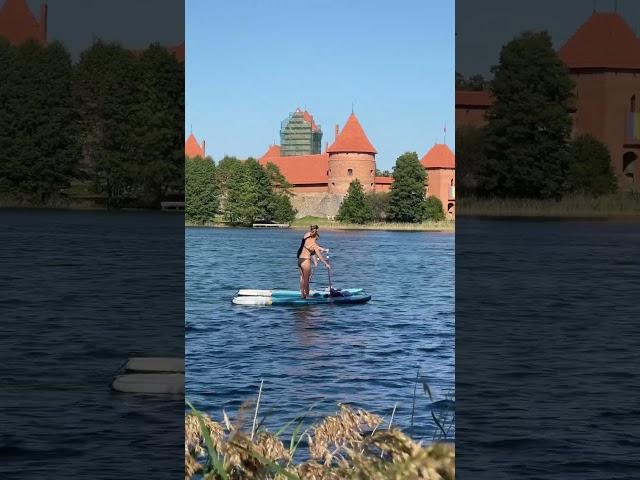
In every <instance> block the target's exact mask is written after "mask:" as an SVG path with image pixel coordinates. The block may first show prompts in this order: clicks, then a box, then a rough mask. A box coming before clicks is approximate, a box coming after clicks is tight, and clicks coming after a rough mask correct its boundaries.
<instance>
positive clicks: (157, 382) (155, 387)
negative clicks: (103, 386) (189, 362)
mask: <svg viewBox="0 0 640 480" xmlns="http://www.w3.org/2000/svg"><path fill="white" fill-rule="evenodd" d="M111 388H113V389H114V390H116V391H118V392H124V393H146V394H164V395H166V394H174V395H177V394H183V393H184V373H127V374H124V375H118V376H117V377H116V378H115V379H114V380H113V383H112V384H111Z"/></svg>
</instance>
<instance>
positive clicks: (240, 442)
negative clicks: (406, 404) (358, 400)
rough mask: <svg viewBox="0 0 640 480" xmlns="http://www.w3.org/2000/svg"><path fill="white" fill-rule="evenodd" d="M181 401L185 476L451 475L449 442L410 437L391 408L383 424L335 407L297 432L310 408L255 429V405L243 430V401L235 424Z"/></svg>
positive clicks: (341, 479) (383, 479)
mask: <svg viewBox="0 0 640 480" xmlns="http://www.w3.org/2000/svg"><path fill="white" fill-rule="evenodd" d="M259 395H261V393H260V394H259ZM187 404H188V406H189V409H190V411H189V412H188V413H186V415H185V445H184V448H185V480H190V479H192V478H194V477H197V476H202V477H204V478H205V479H210V480H239V479H248V480H258V479H261V480H262V479H264V480H267V479H274V480H275V479H283V480H284V479H287V480H320V479H324V480H349V479H352V480H356V479H363V480H364V479H371V480H387V479H397V480H402V479H433V480H454V479H455V449H454V446H453V445H452V444H450V443H443V442H435V443H432V444H429V445H422V444H421V443H418V442H415V441H414V440H412V439H411V438H410V437H409V436H407V435H405V434H404V433H403V432H402V431H401V430H400V429H398V428H396V427H393V426H392V423H393V415H394V414H395V411H396V407H395V406H394V409H393V411H392V413H391V419H390V420H389V422H388V425H387V422H386V420H385V419H384V418H382V417H380V416H378V415H375V414H372V413H369V412H367V411H365V410H361V409H354V408H352V407H349V406H347V405H341V406H340V410H339V411H338V412H336V414H335V415H330V416H327V417H325V418H323V419H321V420H319V421H317V422H316V423H314V424H312V425H311V426H309V427H307V428H306V429H304V430H303V425H304V422H305V419H306V418H307V416H308V414H309V412H307V413H306V414H304V415H302V416H299V417H297V418H295V419H293V420H291V421H290V422H288V423H287V424H286V425H284V426H283V427H282V428H280V429H279V430H278V431H276V432H274V433H272V432H270V431H269V430H268V429H266V428H264V427H263V421H261V422H259V423H258V425H257V426H255V425H256V419H257V417H258V410H259V404H258V402H256V406H255V410H254V412H253V419H254V421H253V423H252V425H251V430H250V431H249V432H247V431H245V430H244V428H243V419H244V417H245V415H246V413H247V410H248V407H247V406H246V405H244V406H243V407H241V409H240V412H239V415H238V420H236V422H235V423H232V422H231V421H230V420H229V418H228V416H227V415H226V413H224V412H223V421H222V422H221V423H220V422H216V421H214V420H212V419H211V418H210V417H209V416H208V415H206V414H203V413H201V412H199V411H198V410H197V409H196V408H195V407H194V406H193V405H191V404H190V403H188V402H187ZM378 427H381V428H378ZM385 427H386V428H385ZM284 435H289V445H288V447H286V446H285V444H284V442H283V440H282V438H283V436H284ZM301 450H304V451H301ZM297 458H304V460H298V461H297V460H296V459H297Z"/></svg>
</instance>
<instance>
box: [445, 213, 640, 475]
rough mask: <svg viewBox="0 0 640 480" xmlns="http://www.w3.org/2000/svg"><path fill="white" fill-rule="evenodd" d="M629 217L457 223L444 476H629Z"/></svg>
mask: <svg viewBox="0 0 640 480" xmlns="http://www.w3.org/2000/svg"><path fill="white" fill-rule="evenodd" d="M639 253H640V223H639V222H637V221H635V222H634V221H584V220H581V221H558V220H555V221H551V220H549V221H540V220H535V221H526V220H522V219H521V220H517V219H510V220H482V219H469V218H462V219H460V218H459V219H458V221H457V224H456V344H457V345H458V348H457V358H456V393H457V402H456V407H457V416H456V427H457V442H456V451H457V455H456V473H457V474H458V475H459V476H460V478H474V479H479V480H484V479H487V480H498V479H499V480H502V479H505V480H506V479H512V478H518V479H558V480H567V479H580V480H585V479H604V478H607V479H620V480H622V479H636V478H639V473H638V472H640V455H639V452H640V416H639V413H640V402H639V398H640V397H639V389H638V379H639V378H640V376H639V372H640V349H639V348H638V339H639V338H640V321H639V318H640V308H639V306H638V300H637V293H638V291H640V257H639Z"/></svg>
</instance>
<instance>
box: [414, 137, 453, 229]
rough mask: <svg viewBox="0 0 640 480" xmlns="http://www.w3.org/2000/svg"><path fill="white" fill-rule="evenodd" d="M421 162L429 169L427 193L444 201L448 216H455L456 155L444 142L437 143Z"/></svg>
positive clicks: (443, 205) (443, 204) (443, 206)
mask: <svg viewBox="0 0 640 480" xmlns="http://www.w3.org/2000/svg"><path fill="white" fill-rule="evenodd" d="M420 163H421V164H422V166H423V167H424V168H425V170H426V171H427V175H428V178H427V192H426V193H427V195H428V196H431V195H433V196H434V197H437V198H438V199H439V200H440V201H441V202H442V208H444V211H445V213H446V214H447V218H454V217H455V208H456V157H455V155H454V154H453V152H452V151H451V149H450V148H449V146H448V145H446V144H444V143H436V144H435V145H434V146H433V147H431V149H430V150H429V151H428V152H427V153H425V155H424V157H422V160H420Z"/></svg>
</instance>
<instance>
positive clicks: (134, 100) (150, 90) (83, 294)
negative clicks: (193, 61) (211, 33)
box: [0, 0, 185, 479]
mask: <svg viewBox="0 0 640 480" xmlns="http://www.w3.org/2000/svg"><path fill="white" fill-rule="evenodd" d="M184 48H185V46H184V2H182V1H175V0H171V1H168V0H167V1H156V0H154V1H151V0H140V1H136V2H130V1H124V0H111V1H103V0H100V1H98V0H95V1H93V0H92V1H73V2H72V1H62V0H49V1H47V2H40V1H32V0H29V1H25V0H0V105H1V106H2V107H1V109H0V125H1V127H0V225H1V227H0V285H1V287H0V311H1V312H2V315H1V316H2V322H1V324H2V325H1V326H0V364H1V365H2V367H3V368H2V373H1V374H0V385H1V387H0V425H2V428H1V429H0V458H1V460H0V477H2V478H21V479H24V478H92V479H96V478H105V479H106V478H167V479H169V478H180V477H181V475H183V469H184V462H183V455H182V452H183V448H184V447H183V442H184V433H183V432H184V428H183V426H184V420H183V419H184V393H183V390H184V386H183V384H182V386H181V385H179V382H180V381H179V377H177V380H178V384H175V381H176V377H173V381H174V385H173V390H174V392H173V393H171V394H140V393H122V392H119V391H115V390H113V389H112V388H111V387H112V382H113V380H114V378H115V377H116V375H118V374H122V373H124V371H123V365H124V364H125V362H126V361H127V359H128V358H130V357H140V356H154V357H173V358H178V359H181V358H182V359H183V358H184V215H183V205H184V180H183V179H184V153H183V142H184V51H185V50H184ZM160 380H161V381H164V380H163V379H162V378H161V379H160ZM147 382H148V381H147V380H142V381H140V383H139V385H138V386H134V390H135V389H138V390H144V385H143V383H147ZM147 386H148V385H147Z"/></svg>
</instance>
